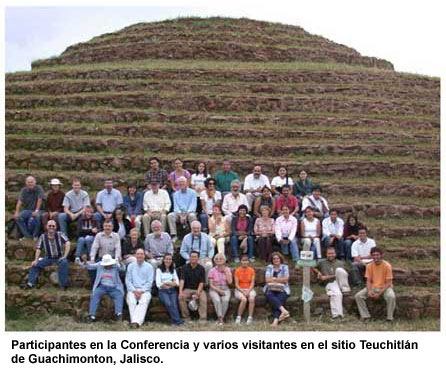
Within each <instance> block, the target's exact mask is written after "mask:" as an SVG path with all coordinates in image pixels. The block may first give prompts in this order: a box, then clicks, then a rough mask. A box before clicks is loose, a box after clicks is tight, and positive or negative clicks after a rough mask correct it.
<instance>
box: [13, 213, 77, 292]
mask: <svg viewBox="0 0 446 372" xmlns="http://www.w3.org/2000/svg"><path fill="white" fill-rule="evenodd" d="M46 227H47V230H48V231H47V232H46V233H44V234H42V235H40V239H39V241H38V242H37V248H36V255H35V258H34V261H33V262H32V263H31V266H32V267H31V271H30V272H29V276H28V281H27V282H26V283H25V284H24V285H23V286H22V288H24V289H27V288H33V287H34V285H35V284H36V281H37V278H38V276H39V274H40V271H41V270H42V269H43V268H44V267H46V266H50V265H54V264H57V265H58V266H59V270H58V276H59V286H60V288H61V289H62V290H65V289H67V287H68V261H67V256H68V253H69V252H70V242H69V240H68V238H67V237H66V236H65V235H64V234H63V233H61V232H59V231H56V228H57V225H56V221H54V220H49V221H48V223H47V226H46ZM42 250H44V251H45V258H42V259H40V253H41V252H42Z"/></svg>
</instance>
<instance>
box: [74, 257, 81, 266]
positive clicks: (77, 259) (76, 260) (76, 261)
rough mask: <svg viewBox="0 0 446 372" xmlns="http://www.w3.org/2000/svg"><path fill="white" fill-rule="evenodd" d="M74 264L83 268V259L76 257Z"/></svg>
mask: <svg viewBox="0 0 446 372" xmlns="http://www.w3.org/2000/svg"><path fill="white" fill-rule="evenodd" d="M74 263H75V264H76V265H79V266H82V261H81V258H80V257H76V258H75V259H74Z"/></svg>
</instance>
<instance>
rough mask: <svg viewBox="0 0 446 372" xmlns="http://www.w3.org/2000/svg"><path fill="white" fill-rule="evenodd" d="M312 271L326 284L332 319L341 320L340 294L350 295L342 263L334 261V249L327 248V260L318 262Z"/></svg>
mask: <svg viewBox="0 0 446 372" xmlns="http://www.w3.org/2000/svg"><path fill="white" fill-rule="evenodd" d="M313 270H314V271H315V272H316V273H317V278H318V279H319V280H321V281H323V282H324V283H326V284H327V285H326V286H325V291H326V292H327V295H328V297H330V309H331V316H332V319H336V318H339V317H340V318H343V317H344V311H343V308H342V294H343V293H350V286H349V284H348V273H347V271H345V269H344V263H343V262H342V261H340V260H337V259H336V249H335V248H334V247H328V248H327V258H326V259H325V258H324V259H322V260H319V261H318V263H317V268H314V269H313Z"/></svg>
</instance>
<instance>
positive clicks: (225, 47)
mask: <svg viewBox="0 0 446 372" xmlns="http://www.w3.org/2000/svg"><path fill="white" fill-rule="evenodd" d="M147 58H151V59H175V60H176V59H201V60H225V61H246V62H249V61H259V62H261V61H264V62H266V61H270V62H272V61H274V62H292V61H296V60H298V61H301V62H325V63H346V64H349V65H360V66H365V67H375V68H381V69H388V70H393V65H392V64H391V63H390V62H388V61H385V60H382V59H379V58H375V57H362V56H360V55H358V54H354V53H345V52H344V51H338V50H318V49H304V48H292V47H290V48H280V47H276V46H271V45H267V46H264V45H263V46H262V45H256V44H244V43H236V42H231V41H228V42H224V41H214V42H213V41H205V42H200V41H198V42H194V41H193V40H190V41H189V42H188V43H183V42H179V41H171V42H166V43H153V42H141V43H134V44H133V43H132V44H122V45H114V46H107V47H102V48H96V49H90V50H88V49H87V50H79V51H78V52H77V53H71V54H67V55H63V54H62V55H61V56H59V57H53V58H48V59H43V60H37V61H33V62H32V64H31V67H32V68H33V69H34V68H39V67H43V66H57V65H79V64H83V63H99V62H111V61H129V60H130V61H131V60H141V59H147Z"/></svg>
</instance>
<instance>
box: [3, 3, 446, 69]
mask: <svg viewBox="0 0 446 372" xmlns="http://www.w3.org/2000/svg"><path fill="white" fill-rule="evenodd" d="M49 3H51V1H50V2H49ZM59 3H60V2H59ZM80 3H83V4H88V2H86V1H83V2H82V1H80ZM111 3H112V2H111V1H108V2H107V4H111ZM145 3H147V4H159V3H160V2H158V1H152V2H151V1H146V2H145ZM178 3H179V2H178V1H177V2H175V1H168V0H165V1H163V2H162V4H167V5H169V4H178ZM209 3H211V4H212V2H210V1H207V2H206V1H199V0H197V1H183V2H181V4H182V6H181V7H178V6H164V7H160V6H147V7H126V8H123V7H85V6H84V7H7V8H6V12H5V13H6V17H5V20H6V49H5V53H6V65H5V68H6V71H8V72H12V71H19V70H29V69H30V68H31V61H33V60H35V59H39V58H47V57H51V56H55V55H58V54H60V53H61V52H63V51H64V50H65V48H67V47H68V46H70V45H72V44H75V43H78V42H82V41H87V40H89V39H91V38H92V37H94V36H97V35H101V34H103V33H106V32H113V31H116V30H119V29H121V28H123V27H125V26H128V25H131V24H134V23H137V22H143V21H146V22H150V21H158V20H164V19H166V18H174V17H177V16H190V15H194V16H216V15H219V16H231V17H242V16H243V17H249V18H253V19H259V20H268V21H275V22H282V23H287V24H294V25H299V26H301V27H303V28H304V29H306V30H307V31H308V32H311V33H314V34H318V35H322V36H324V37H326V38H328V39H330V40H333V41H335V42H338V43H341V44H345V45H347V46H350V47H352V48H354V49H356V50H357V51H359V52H360V53H361V54H363V55H367V56H375V57H379V58H384V59H387V60H389V61H390V62H392V63H393V64H394V66H395V69H396V70H398V71H404V72H414V73H420V74H426V75H431V76H441V75H442V74H443V71H444V65H445V60H444V53H445V47H444V40H442V37H441V36H442V35H444V34H445V30H444V26H442V24H443V23H444V21H443V19H441V18H442V16H443V15H444V12H443V11H442V8H441V5H439V4H441V3H442V2H441V1H431V0H425V1H423V2H420V1H405V2H402V1H394V0H393V1H390V0H387V1H382V0H374V1H373V2H372V1H371V2H369V3H368V2H366V1H322V0H312V1H309V0H307V1H297V0H295V1H293V2H281V1H280V0H277V1H274V2H271V1H269V2H265V3H262V2H260V1H256V2H252V1H247V0H244V1H242V0H240V1H237V2H234V1H232V0H226V1H223V2H222V1H218V2H216V4H212V6H210V5H209ZM420 3H421V4H422V5H423V6H421V5H420ZM187 4H195V5H194V6H192V5H191V6H186V5H187ZM206 4H207V5H206ZM218 4H222V5H218ZM367 4H368V5H367Z"/></svg>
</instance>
